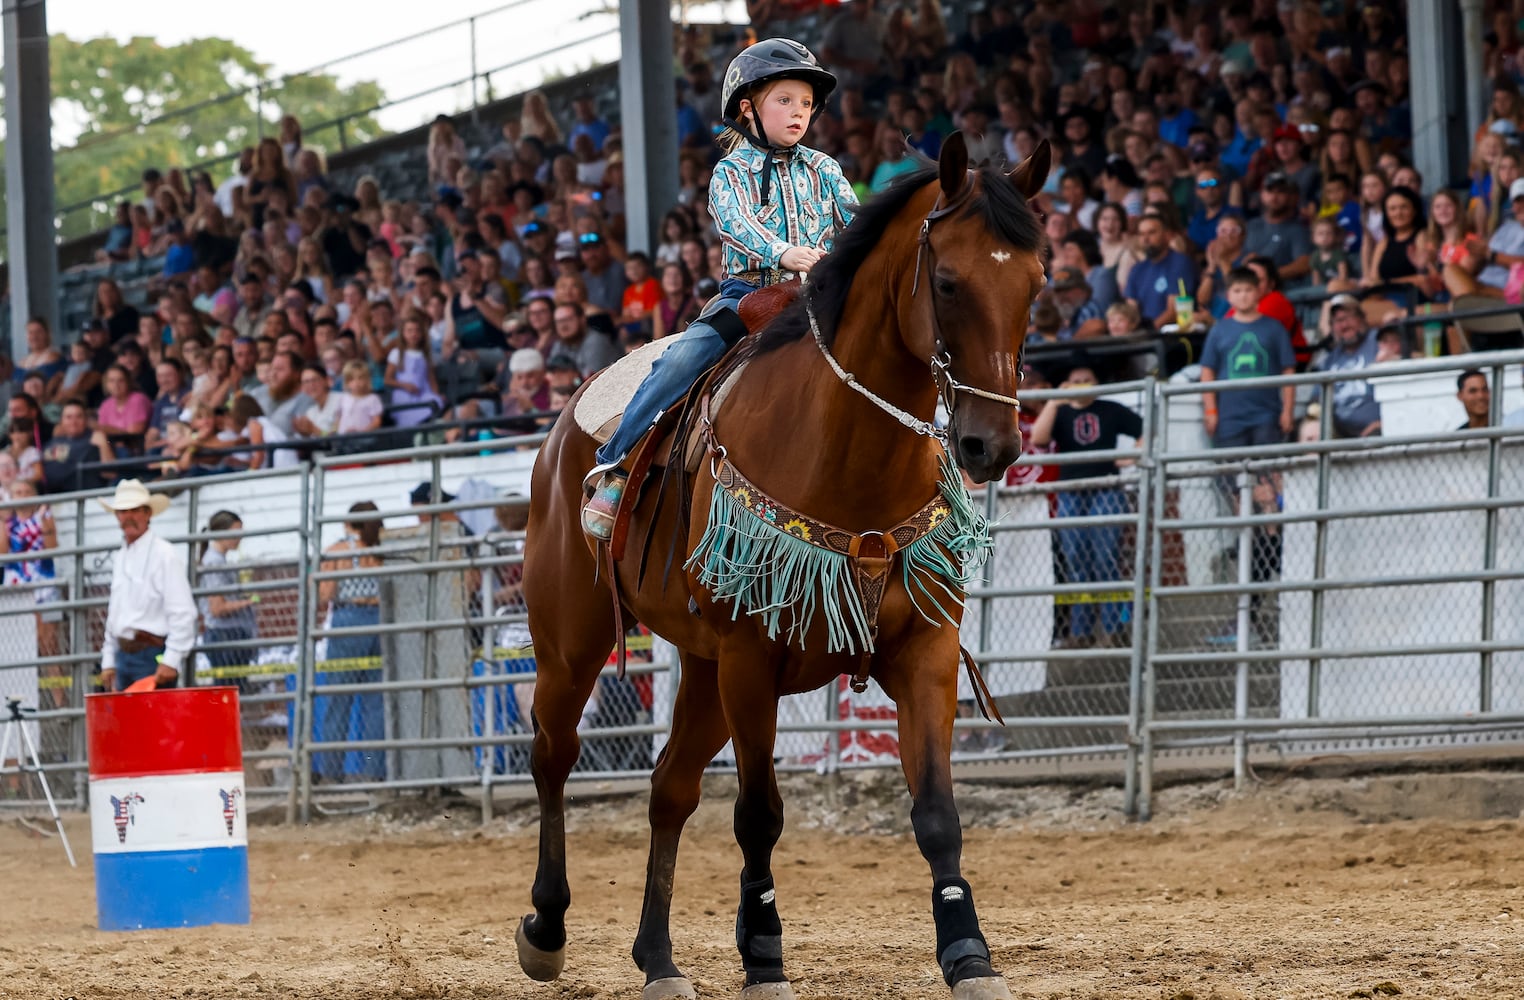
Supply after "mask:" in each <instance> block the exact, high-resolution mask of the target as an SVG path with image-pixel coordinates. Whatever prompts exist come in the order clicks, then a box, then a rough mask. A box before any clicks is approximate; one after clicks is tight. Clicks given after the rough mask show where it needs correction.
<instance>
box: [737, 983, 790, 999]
mask: <svg viewBox="0 0 1524 1000" xmlns="http://www.w3.org/2000/svg"><path fill="white" fill-rule="evenodd" d="M741 1000H794V988H793V987H792V986H790V985H789V984H788V983H786V982H782V983H753V984H752V985H750V986H748V987H746V988H745V989H744V990H742V991H741Z"/></svg>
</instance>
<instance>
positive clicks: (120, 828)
mask: <svg viewBox="0 0 1524 1000" xmlns="http://www.w3.org/2000/svg"><path fill="white" fill-rule="evenodd" d="M142 801H143V796H141V795H139V794H138V793H137V792H128V793H127V794H126V795H123V796H122V797H121V798H117V797H116V796H115V795H113V796H111V822H112V823H113V824H115V826H116V840H117V843H119V844H125V843H127V827H128V825H130V824H135V823H136V822H137V806H138V803H139V802H142Z"/></svg>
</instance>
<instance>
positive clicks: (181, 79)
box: [48, 35, 385, 239]
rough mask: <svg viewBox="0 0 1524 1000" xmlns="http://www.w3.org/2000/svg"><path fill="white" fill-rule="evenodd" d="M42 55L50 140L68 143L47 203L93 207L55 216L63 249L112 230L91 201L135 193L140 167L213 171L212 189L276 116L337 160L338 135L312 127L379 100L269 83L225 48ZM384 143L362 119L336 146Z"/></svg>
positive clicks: (304, 78) (263, 67) (129, 44)
mask: <svg viewBox="0 0 1524 1000" xmlns="http://www.w3.org/2000/svg"><path fill="white" fill-rule="evenodd" d="M48 48H49V58H50V61H51V77H52V91H53V104H52V111H53V126H54V134H55V137H58V136H65V137H73V138H74V142H73V145H70V146H65V147H62V148H59V149H57V150H55V152H54V154H53V162H54V178H55V185H56V186H55V189H54V201H55V204H56V205H57V206H58V208H59V209H63V208H65V207H66V206H69V205H74V204H78V203H81V202H85V201H92V200H94V204H92V206H91V208H89V209H86V210H82V211H75V212H70V213H66V214H64V213H61V214H62V215H63V217H62V219H61V230H62V233H61V234H62V235H63V237H64V238H66V239H67V238H69V237H73V236H78V235H81V234H83V233H88V232H92V231H95V230H97V229H100V228H102V227H103V226H105V225H109V224H110V220H111V212H112V204H111V200H110V199H109V198H103V197H100V196H103V195H107V194H109V193H110V192H112V191H116V190H120V189H121V188H125V187H131V186H133V185H135V184H137V182H138V180H139V177H140V176H141V174H142V172H143V170H144V169H146V168H147V167H150V166H152V167H159V168H160V169H167V168H169V167H189V166H191V165H194V164H201V163H206V162H207V161H216V160H220V161H222V162H221V163H219V164H217V165H216V166H214V167H212V168H211V170H212V175H213V177H214V179H216V180H221V179H222V178H223V177H225V176H226V175H227V173H228V171H229V170H230V169H231V168H232V167H231V164H232V160H233V158H234V157H236V156H237V155H238V151H239V150H240V149H241V148H242V147H243V146H245V145H252V144H253V143H254V142H255V140H256V138H257V136H258V135H259V134H261V132H263V134H265V135H275V134H276V131H277V128H278V122H279V121H280V118H281V116H282V115H284V114H292V115H295V116H296V118H297V120H298V121H300V122H302V124H303V130H304V134H303V138H304V142H305V143H306V144H307V145H309V146H315V147H318V148H321V149H328V150H337V149H338V148H339V147H340V145H341V139H340V135H339V134H338V132H337V130H335V129H333V128H327V129H322V128H317V127H316V126H320V125H322V124H323V123H325V122H329V121H332V120H334V119H336V118H339V117H342V116H346V115H350V114H356V113H364V112H368V111H369V110H370V109H372V108H374V107H376V106H377V105H379V104H381V103H382V101H383V100H384V99H385V95H384V93H383V92H382V90H381V87H380V85H378V84H376V83H374V82H369V81H365V82H360V83H355V84H349V85H345V86H342V87H341V86H340V85H339V83H338V81H337V80H336V79H335V78H334V77H333V76H331V75H329V74H326V73H318V74H305V75H297V76H290V77H285V78H272V72H271V67H270V65H269V64H268V63H262V62H260V61H259V60H258V59H256V58H255V57H254V54H253V53H251V52H249V51H248V50H247V49H245V48H243V47H241V46H239V45H238V44H237V43H236V42H232V41H229V40H227V39H224V38H200V39H192V40H190V41H187V42H182V43H181V44H178V45H171V46H165V45H161V44H159V43H158V42H157V41H155V40H154V39H152V38H132V39H129V40H127V41H125V42H122V41H118V40H117V39H114V38H92V39H88V40H86V41H75V40H74V39H72V38H69V37H67V36H65V35H54V36H53V37H52V39H51V40H50V44H49V47H48ZM261 81H263V82H261ZM166 115H167V116H168V117H167V118H165V117H164V116H166ZM158 119H164V120H158ZM261 122H263V125H262V126H261ZM383 134H384V131H383V130H382V128H381V127H380V126H379V125H378V124H377V123H376V121H375V119H374V118H373V117H372V116H370V115H369V114H361V117H358V118H354V119H352V120H350V121H348V122H346V123H345V125H344V132H343V144H348V145H354V144H358V143H363V142H369V141H370V140H372V139H375V138H378V137H380V136H381V135H383Z"/></svg>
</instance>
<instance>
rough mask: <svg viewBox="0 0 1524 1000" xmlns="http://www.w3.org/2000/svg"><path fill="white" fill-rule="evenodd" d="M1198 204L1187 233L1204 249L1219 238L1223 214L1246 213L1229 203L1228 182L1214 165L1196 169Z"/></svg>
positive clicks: (1191, 239) (1240, 214)
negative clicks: (1218, 233) (1219, 226)
mask: <svg viewBox="0 0 1524 1000" xmlns="http://www.w3.org/2000/svg"><path fill="white" fill-rule="evenodd" d="M1196 206H1197V207H1196V212H1195V214H1193V215H1192V216H1191V221H1190V222H1189V223H1187V224H1186V229H1185V235H1186V236H1187V237H1188V238H1189V239H1190V241H1191V242H1192V243H1194V244H1195V245H1196V247H1197V248H1198V249H1202V250H1205V249H1206V245H1207V244H1208V243H1210V242H1212V241H1213V240H1215V239H1216V238H1217V223H1218V221H1219V220H1220V219H1222V217H1223V216H1225V215H1229V216H1233V217H1235V218H1239V219H1241V218H1243V215H1244V213H1243V212H1242V210H1240V209H1237V208H1234V207H1233V206H1232V205H1230V204H1228V182H1227V181H1226V180H1225V179H1224V178H1223V176H1222V171H1220V170H1217V169H1215V168H1212V167H1207V168H1206V169H1204V170H1198V171H1196Z"/></svg>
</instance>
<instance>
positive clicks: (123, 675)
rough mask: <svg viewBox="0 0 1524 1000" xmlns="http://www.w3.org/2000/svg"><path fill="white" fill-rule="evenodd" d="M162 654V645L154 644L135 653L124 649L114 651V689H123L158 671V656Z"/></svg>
mask: <svg viewBox="0 0 1524 1000" xmlns="http://www.w3.org/2000/svg"><path fill="white" fill-rule="evenodd" d="M163 655H164V647H163V646H154V647H153V648H151V649H140V650H138V651H137V652H136V653H129V652H126V651H125V650H120V649H119V650H117V651H116V689H117V690H118V691H125V690H127V688H129V687H130V686H132V684H134V683H135V682H137V681H140V680H142V679H143V678H144V677H152V676H153V675H154V674H156V673H158V672H159V657H161V656H163Z"/></svg>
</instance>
